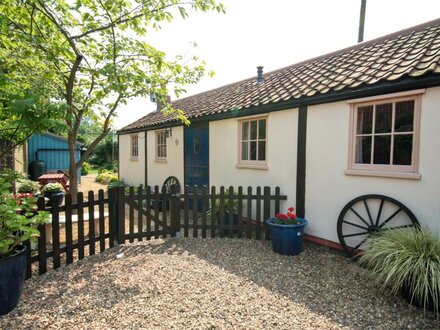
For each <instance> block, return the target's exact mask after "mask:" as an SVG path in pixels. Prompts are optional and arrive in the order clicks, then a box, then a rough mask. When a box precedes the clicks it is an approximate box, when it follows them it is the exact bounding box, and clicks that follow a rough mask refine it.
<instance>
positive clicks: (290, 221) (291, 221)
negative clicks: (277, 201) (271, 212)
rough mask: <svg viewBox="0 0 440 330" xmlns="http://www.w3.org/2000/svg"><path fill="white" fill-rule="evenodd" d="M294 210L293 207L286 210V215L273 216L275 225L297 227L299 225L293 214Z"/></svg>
mask: <svg viewBox="0 0 440 330" xmlns="http://www.w3.org/2000/svg"><path fill="white" fill-rule="evenodd" d="M294 210H295V209H294V208H293V207H289V208H288V212H287V213H277V214H275V223H276V224H279V225H297V224H299V223H300V221H298V219H297V217H296V214H295V213H294V212H293V211H294Z"/></svg>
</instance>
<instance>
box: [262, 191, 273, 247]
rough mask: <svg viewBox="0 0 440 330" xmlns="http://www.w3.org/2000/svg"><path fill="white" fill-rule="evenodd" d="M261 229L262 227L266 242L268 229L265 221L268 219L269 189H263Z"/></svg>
mask: <svg viewBox="0 0 440 330" xmlns="http://www.w3.org/2000/svg"><path fill="white" fill-rule="evenodd" d="M263 203H264V204H263V227H264V238H265V239H266V240H269V239H270V229H269V226H268V225H267V224H266V220H267V219H269V218H270V216H271V214H270V187H267V186H266V187H264V202H263Z"/></svg>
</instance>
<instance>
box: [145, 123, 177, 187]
mask: <svg viewBox="0 0 440 330" xmlns="http://www.w3.org/2000/svg"><path fill="white" fill-rule="evenodd" d="M176 141H177V144H176ZM147 143H148V157H147V159H148V167H147V175H148V185H150V186H155V185H158V186H159V187H161V186H162V184H163V183H164V181H165V180H166V179H167V178H168V177H169V176H175V177H176V178H177V179H179V182H180V184H181V186H182V187H183V184H184V182H183V168H184V166H183V126H178V127H173V128H172V136H170V137H169V138H168V139H167V159H166V162H162V161H157V160H156V131H148V134H147Z"/></svg>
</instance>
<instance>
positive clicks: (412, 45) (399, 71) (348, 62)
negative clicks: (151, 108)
mask: <svg viewBox="0 0 440 330" xmlns="http://www.w3.org/2000/svg"><path fill="white" fill-rule="evenodd" d="M428 73H437V74H438V73H440V19H438V20H435V21H432V22H428V23H425V24H423V25H419V26H416V27H413V28H410V29H406V30H402V31H399V32H396V33H393V34H391V35H388V36H385V37H382V38H378V39H375V40H371V41H368V42H365V43H361V44H358V45H355V46H353V47H350V48H347V49H343V50H340V51H338V52H334V53H331V54H327V55H324V56H321V57H317V58H314V59H311V60H308V61H305V62H301V63H298V64H294V65H291V66H288V67H285V68H282V69H279V70H276V71H273V72H268V73H266V74H264V82H263V83H261V84H257V83H256V81H255V77H253V78H250V79H246V80H243V81H239V82H236V83H232V84H229V85H226V86H223V87H220V88H216V89H213V90H210V91H207V92H204V93H200V94H197V95H194V96H190V97H187V98H183V99H180V100H177V101H174V102H172V105H173V107H174V108H175V109H181V110H183V111H184V113H185V115H186V116H187V117H188V118H189V119H191V118H196V117H201V116H206V115H211V114H216V113H224V112H229V111H240V109H246V108H250V107H257V106H259V105H263V104H270V103H271V104H273V103H277V102H280V101H288V100H292V99H299V98H302V97H313V96H318V95H322V94H325V93H330V92H332V91H341V90H345V89H354V88H358V89H359V88H362V86H366V85H373V84H377V83H379V82H383V81H394V80H397V79H400V78H402V77H420V76H423V75H425V74H428ZM439 79H440V77H439ZM439 84H440V80H439ZM174 120H175V119H174V118H173V117H172V116H168V117H166V116H165V115H163V114H162V113H161V112H157V111H156V112H152V113H149V114H148V115H146V116H145V117H143V118H141V119H139V120H138V121H136V122H134V123H132V124H130V125H128V126H126V127H124V128H123V129H121V130H120V131H119V132H125V131H130V130H136V129H142V128H145V127H150V126H154V125H158V124H164V123H168V122H172V121H174Z"/></svg>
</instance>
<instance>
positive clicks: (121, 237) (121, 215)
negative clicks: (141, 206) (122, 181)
mask: <svg viewBox="0 0 440 330" xmlns="http://www.w3.org/2000/svg"><path fill="white" fill-rule="evenodd" d="M117 196H118V197H117V205H118V213H117V221H118V225H117V228H118V230H117V235H118V244H124V243H125V187H118V188H117ZM131 202H132V201H131Z"/></svg>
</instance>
